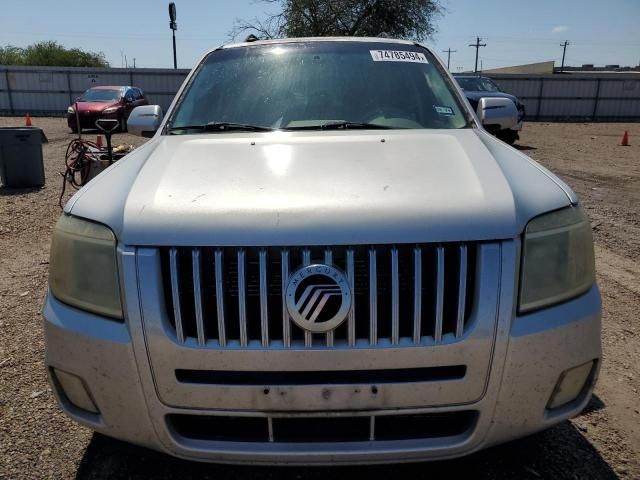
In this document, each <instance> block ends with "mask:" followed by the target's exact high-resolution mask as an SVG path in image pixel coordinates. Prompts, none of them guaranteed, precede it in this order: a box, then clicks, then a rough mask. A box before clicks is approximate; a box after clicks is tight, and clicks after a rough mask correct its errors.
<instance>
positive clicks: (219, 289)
mask: <svg viewBox="0 0 640 480" xmlns="http://www.w3.org/2000/svg"><path fill="white" fill-rule="evenodd" d="M223 261H224V260H223V253H222V250H216V253H215V268H216V274H215V276H216V313H217V314H218V341H219V342H220V346H221V347H225V346H226V345H227V334H226V328H225V324H224V322H225V318H224V274H223V270H222V262H223Z"/></svg>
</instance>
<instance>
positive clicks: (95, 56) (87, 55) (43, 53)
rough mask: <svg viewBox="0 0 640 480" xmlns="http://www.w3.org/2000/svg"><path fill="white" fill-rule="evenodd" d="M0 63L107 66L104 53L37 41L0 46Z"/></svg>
mask: <svg viewBox="0 0 640 480" xmlns="http://www.w3.org/2000/svg"><path fill="white" fill-rule="evenodd" d="M0 65H36V66H51V67H108V66H109V62H107V60H106V59H105V56H104V53H102V52H99V53H94V52H87V51H85V50H81V49H79V48H65V47H64V46H62V45H60V44H59V43H58V42H38V43H34V44H33V45H29V46H28V47H26V48H21V47H15V46H12V45H7V46H6V47H0Z"/></svg>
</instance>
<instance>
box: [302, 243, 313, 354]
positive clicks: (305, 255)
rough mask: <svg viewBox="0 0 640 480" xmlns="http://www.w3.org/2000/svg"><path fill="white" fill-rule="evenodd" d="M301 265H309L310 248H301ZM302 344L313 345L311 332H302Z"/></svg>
mask: <svg viewBox="0 0 640 480" xmlns="http://www.w3.org/2000/svg"><path fill="white" fill-rule="evenodd" d="M302 265H303V266H305V267H306V266H307V265H311V250H309V249H308V248H305V249H304V250H302ZM304 346H305V347H312V346H313V334H312V333H311V332H307V331H305V332H304Z"/></svg>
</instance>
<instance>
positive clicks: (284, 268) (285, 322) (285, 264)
mask: <svg viewBox="0 0 640 480" xmlns="http://www.w3.org/2000/svg"><path fill="white" fill-rule="evenodd" d="M280 265H281V279H282V281H281V282H280V292H281V295H280V298H281V299H282V343H283V344H284V346H285V347H290V346H291V319H290V318H289V311H288V310H287V299H286V295H287V292H286V290H287V282H288V281H289V250H282V252H281V253H280Z"/></svg>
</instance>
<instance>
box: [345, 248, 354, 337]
mask: <svg viewBox="0 0 640 480" xmlns="http://www.w3.org/2000/svg"><path fill="white" fill-rule="evenodd" d="M354 265H355V262H354V260H353V249H348V250H347V278H348V280H349V290H350V291H351V300H352V302H351V310H349V315H348V316H347V341H348V343H349V346H350V347H352V346H354V345H355V344H356V302H355V291H356V289H355V267H354Z"/></svg>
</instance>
